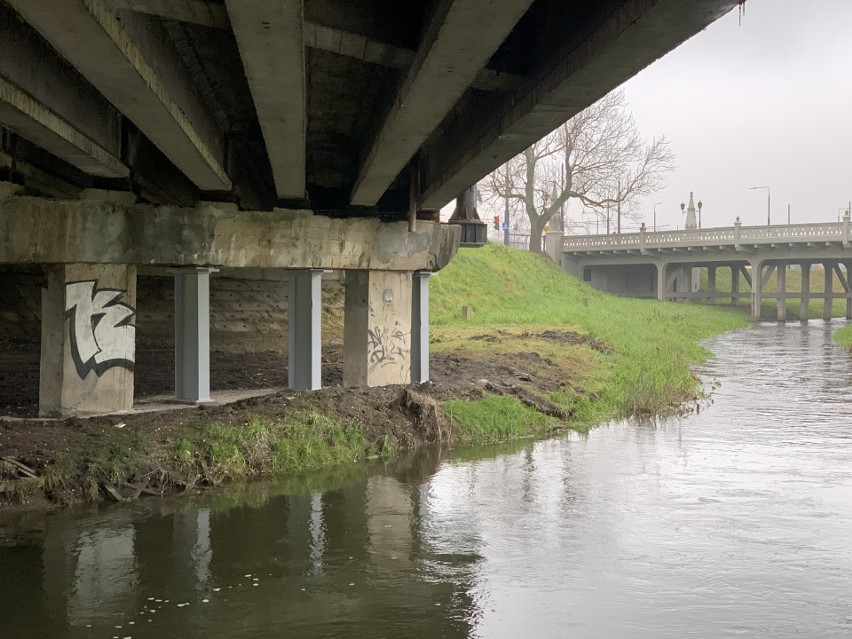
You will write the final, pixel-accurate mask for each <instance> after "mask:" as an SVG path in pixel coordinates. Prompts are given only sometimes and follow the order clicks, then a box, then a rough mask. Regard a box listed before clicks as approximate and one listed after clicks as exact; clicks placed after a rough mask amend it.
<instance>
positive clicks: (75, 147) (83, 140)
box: [0, 77, 130, 178]
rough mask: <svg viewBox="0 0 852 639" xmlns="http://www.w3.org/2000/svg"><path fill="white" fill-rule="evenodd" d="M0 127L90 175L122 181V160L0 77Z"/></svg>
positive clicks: (124, 170)
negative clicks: (120, 179) (0, 125)
mask: <svg viewBox="0 0 852 639" xmlns="http://www.w3.org/2000/svg"><path fill="white" fill-rule="evenodd" d="M0 124H2V125H3V126H5V127H7V128H9V129H10V130H11V131H14V132H15V133H17V134H18V135H20V136H21V137H23V138H26V139H27V140H29V141H30V142H32V143H33V144H36V145H38V146H40V147H41V148H43V149H44V150H45V151H47V152H49V153H52V154H53V155H55V156H56V157H58V158H60V159H62V160H65V161H66V162H68V163H69V164H72V165H74V166H76V167H77V168H78V169H80V170H81V171H83V172H85V173H88V174H89V175H96V176H99V177H106V178H125V177H127V176H128V175H130V169H128V168H127V167H126V166H125V165H124V164H123V163H122V162H121V160H120V159H119V158H118V157H116V156H115V155H113V154H112V153H110V152H109V151H107V150H106V149H105V148H103V147H102V146H100V145H99V144H98V143H97V142H95V141H94V140H92V139H91V138H90V137H88V136H86V135H84V134H83V133H81V132H80V131H78V130H77V129H76V128H75V127H74V126H73V125H72V124H71V123H70V122H69V121H68V120H66V119H65V118H63V117H62V116H61V115H60V114H58V113H56V112H55V111H53V110H51V109H50V108H49V107H48V106H47V105H45V104H43V103H42V102H39V101H37V100H35V99H33V98H32V97H31V96H30V95H28V94H27V93H26V92H24V91H22V90H21V89H20V88H18V87H16V86H15V85H14V84H11V83H9V82H7V81H6V80H5V79H4V78H2V77H0Z"/></svg>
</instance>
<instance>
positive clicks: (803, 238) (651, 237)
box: [562, 216, 850, 252]
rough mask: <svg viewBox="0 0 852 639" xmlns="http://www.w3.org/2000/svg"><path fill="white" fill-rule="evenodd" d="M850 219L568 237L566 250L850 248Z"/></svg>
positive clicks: (563, 243) (736, 224) (563, 239)
mask: <svg viewBox="0 0 852 639" xmlns="http://www.w3.org/2000/svg"><path fill="white" fill-rule="evenodd" d="M849 231H850V219H849V216H846V217H844V218H843V221H842V222H827V223H817V224H785V225H779V226H742V224H740V223H739V222H737V223H735V224H734V226H729V227H721V228H710V229H689V230H686V229H684V230H681V231H658V232H653V231H651V232H648V231H645V230H642V231H639V232H638V233H622V234H621V235H566V236H564V237H563V238H562V250H563V251H568V252H575V251H605V250H619V249H631V248H639V249H652V248H690V247H702V246H733V247H737V246H739V245H740V244H752V245H754V244H773V243H777V242H779V241H782V242H842V243H843V246H848V244H849V239H850V237H849Z"/></svg>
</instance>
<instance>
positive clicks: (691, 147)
mask: <svg viewBox="0 0 852 639" xmlns="http://www.w3.org/2000/svg"><path fill="white" fill-rule="evenodd" d="M745 10H746V13H745V15H744V17H743V19H742V25H739V24H738V12H737V11H736V10H734V11H732V12H731V13H729V14H728V15H727V16H725V17H723V18H722V19H721V20H718V21H717V22H715V23H714V24H712V25H711V26H710V27H709V28H708V29H707V30H705V31H704V32H702V33H699V34H698V35H696V36H695V37H694V38H692V39H691V40H689V41H687V42H686V43H684V44H683V45H681V46H680V47H679V48H678V49H676V50H674V51H672V52H671V53H669V54H668V55H667V56H666V57H664V58H662V59H661V60H658V61H657V62H656V63H654V64H652V65H651V66H650V67H648V68H647V69H645V70H644V71H643V72H642V73H640V74H639V75H637V76H636V77H634V78H633V79H631V80H630V81H628V82H627V83H626V84H625V85H624V90H625V93H626V95H627V98H628V100H629V103H630V109H631V111H632V113H633V115H634V117H635V118H636V121H637V124H638V125H639V128H640V130H641V131H642V133H643V135H645V136H646V137H648V138H650V137H652V136H654V135H665V136H666V137H667V138H668V139H669V141H670V142H671V147H672V150H673V151H674V152H675V154H676V155H677V160H676V163H677V166H678V168H677V169H676V170H675V171H673V172H672V173H671V174H669V178H668V183H669V186H668V187H667V188H666V189H664V190H662V191H661V192H659V193H658V194H657V195H656V196H654V197H651V198H648V199H647V200H646V201H645V202H644V203H643V204H642V207H641V210H642V212H644V213H645V216H646V220H647V224H648V226H649V227H650V226H651V220H652V217H653V216H652V209H653V204H654V202H662V203H663V204H661V205H658V206H657V224H658V227H659V226H661V225H669V226H670V228H675V226H676V225H679V226H680V227H681V228H682V227H683V222H684V216H683V215H681V212H680V206H679V205H680V202H686V201H687V199H688V198H689V192H690V191H694V192H695V198H696V201H698V199H701V200H702V201H703V202H704V209H703V226H704V227H711V226H729V225H731V224H732V223H733V221H734V218H735V217H736V216H737V215H739V216H740V218H741V219H742V222H743V224H747V225H758V224H766V189H763V190H754V191H751V190H749V187H750V186H764V185H768V186H770V187H771V192H772V221H773V222H774V223H775V222H786V220H787V204H790V205H791V211H792V216H791V218H792V221H793V223H804V222H827V221H832V220H836V219H837V213H838V209H839V208H841V207H846V206H847V203H848V201H849V200H850V199H852V1H850V0H809V1H808V2H801V0H748V2H747V3H746V5H745Z"/></svg>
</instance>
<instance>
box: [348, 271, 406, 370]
mask: <svg viewBox="0 0 852 639" xmlns="http://www.w3.org/2000/svg"><path fill="white" fill-rule="evenodd" d="M411 281H412V274H411V272H403V271H366V270H353V271H347V273H346V282H345V290H346V302H345V311H344V319H343V385H344V386H382V385H385V384H408V383H410V382H411V348H412V340H411V311H412V299H411V298H412V287H411Z"/></svg>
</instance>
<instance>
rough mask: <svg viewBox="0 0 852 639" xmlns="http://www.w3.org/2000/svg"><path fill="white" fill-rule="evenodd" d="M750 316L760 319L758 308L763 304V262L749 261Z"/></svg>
mask: <svg viewBox="0 0 852 639" xmlns="http://www.w3.org/2000/svg"><path fill="white" fill-rule="evenodd" d="M749 263H750V264H751V316H752V319H756V320H759V319H760V307H761V305H762V304H763V261H760V260H751V261H750V262H749Z"/></svg>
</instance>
